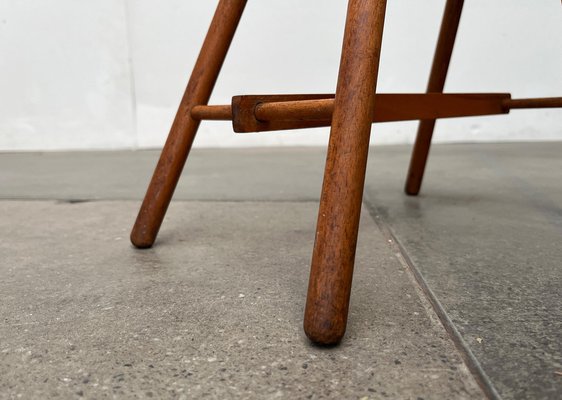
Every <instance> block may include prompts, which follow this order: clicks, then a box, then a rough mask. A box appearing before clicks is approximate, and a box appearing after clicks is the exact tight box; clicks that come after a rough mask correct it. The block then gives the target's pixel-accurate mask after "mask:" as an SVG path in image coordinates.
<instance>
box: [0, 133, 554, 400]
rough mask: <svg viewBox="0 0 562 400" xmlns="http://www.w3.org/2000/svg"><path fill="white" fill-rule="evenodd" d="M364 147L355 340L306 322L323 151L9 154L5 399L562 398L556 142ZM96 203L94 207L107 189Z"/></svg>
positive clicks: (1, 274)
mask: <svg viewBox="0 0 562 400" xmlns="http://www.w3.org/2000/svg"><path fill="white" fill-rule="evenodd" d="M408 153H409V147H407V146H396V147H376V148H374V149H372V151H371V157H370V163H369V167H368V176H367V185H366V192H365V202H364V210H363V217H362V223H361V232H360V240H359V245H358V251H357V261H356V274H355V280H354V288H353V294H352V309H351V315H350V320H349V325H348V332H347V335H346V338H345V340H344V341H343V343H342V344H341V345H340V346H339V347H337V348H332V349H324V348H316V347H313V346H311V345H310V344H309V343H308V342H307V340H306V338H305V336H304V334H303V333H302V328H301V325H302V313H303V307H304V300H305V294H306V285H307V274H308V268H309V263H310V255H311V250H312V244H313V240H314V225H315V219H316V212H317V206H318V205H317V201H318V195H319V193H320V186H321V179H322V169H323V162H324V158H325V150H324V149H315V148H311V149H303V148H293V149H247V150H196V151H194V152H193V153H192V156H191V158H190V160H189V161H188V165H187V168H186V171H185V174H184V178H183V179H182V181H181V183H180V185H179V187H178V189H177V191H176V196H175V201H174V202H173V204H172V206H171V208H170V210H169V211H168V217H167V218H166V220H165V222H164V225H163V227H162V230H161V232H160V236H159V240H158V242H157V245H156V246H155V247H154V248H152V249H150V250H142V251H140V250H135V249H134V248H132V247H131V246H130V245H129V243H128V232H129V229H130V226H131V224H132V222H133V221H134V218H135V214H136V211H137V209H138V206H139V199H141V198H142V195H143V194H144V190H145V187H146V184H147V182H148V180H149V176H150V174H151V172H152V169H153V167H154V164H155V160H156V158H157V156H158V153H157V152H154V151H146V152H94V153H60V154H58V153H50V154H0V198H1V199H2V201H0V293H1V294H2V302H0V398H18V397H21V398H46V397H55V396H59V397H63V398H69V397H82V396H83V397H85V398H111V397H123V398H150V397H152V398H162V397H165V398H184V399H189V398H199V397H208V398H231V397H238V398H295V399H299V398H305V399H306V398H310V399H317V398H357V399H379V398H398V399H453V398H454V399H457V398H460V399H462V398H466V399H478V398H485V397H488V398H505V399H528V398H532V399H557V398H560V397H562V376H561V371H562V349H561V340H560V338H561V335H560V332H561V331H562V326H561V325H562V311H561V310H562V307H561V305H562V304H561V300H560V293H562V279H561V278H562V269H561V268H560V263H561V260H562V185H560V182H561V181H562V179H561V176H562V158H561V157H560V154H562V143H548V144H546V143H545V144H540V143H538V144H505V145H493V144H489V145H440V146H435V147H434V149H433V150H432V154H431V159H430V164H429V168H428V173H427V177H426V181H425V186H424V189H423V193H422V195H420V196H419V197H417V198H412V197H407V196H405V195H403V192H402V185H403V180H404V175H405V171H406V168H407V160H408ZM94 200H95V201H94Z"/></svg>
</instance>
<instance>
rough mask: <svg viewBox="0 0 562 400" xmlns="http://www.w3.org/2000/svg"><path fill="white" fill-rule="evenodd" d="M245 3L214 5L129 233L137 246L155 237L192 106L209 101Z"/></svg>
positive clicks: (194, 124)
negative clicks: (189, 74) (210, 20)
mask: <svg viewBox="0 0 562 400" xmlns="http://www.w3.org/2000/svg"><path fill="white" fill-rule="evenodd" d="M245 5H246V0H220V2H219V4H218V6H217V9H216V11H215V15H214V17H213V21H212V22H211V26H210V28H209V31H208V33H207V37H206V38H205V42H204V43H203V47H202V48H201V52H200V53H199V57H198V59H197V62H196V64H195V67H194V68H193V72H192V74H191V78H190V80H189V83H188V85H187V89H186V90H185V93H184V95H183V98H182V101H181V104H180V107H179V110H178V112H177V114H176V118H175V119H174V122H173V124H172V128H171V130H170V134H169V135H168V139H167V141H166V144H165V145H164V149H163V150H162V154H161V155H160V160H159V161H158V164H157V165H156V170H155V171H154V175H153V176H152V180H151V182H150V185H149V186H148V190H147V192H146V195H145V197H144V201H143V203H142V206H141V209H140V211H139V214H138V216H137V220H136V222H135V225H134V227H133V230H132V232H131V242H132V243H133V244H134V245H135V246H136V247H139V248H146V247H150V246H152V244H153V243H154V240H155V239H156V235H157V234H158V230H159V229H160V225H161V224H162V220H163V219H164V215H165V214H166V210H167V209H168V205H169V204H170V200H171V199H172V195H173V194H174V190H175V188H176V185H177V183H178V180H179V178H180V175H181V172H182V170H183V166H184V164H185V161H186V159H187V156H188V154H189V150H190V149H191V145H192V143H193V140H194V139H195V135H196V134H197V129H198V128H199V122H200V121H198V120H195V119H193V118H191V109H192V108H193V107H194V106H196V105H201V104H207V102H208V101H209V97H211V92H212V91H213V87H214V85H215V82H216V80H217V78H218V75H219V72H220V69H221V67H222V64H223V61H224V59H225V57H226V53H227V51H228V48H229V47H230V43H231V41H232V38H233V36H234V32H235V31H236V27H237V26H238V22H239V21H240V18H241V16H242V12H243V10H244V7H245Z"/></svg>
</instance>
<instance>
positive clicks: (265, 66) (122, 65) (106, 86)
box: [0, 0, 562, 151]
mask: <svg viewBox="0 0 562 400" xmlns="http://www.w3.org/2000/svg"><path fill="white" fill-rule="evenodd" d="M216 3H217V2H216V0H204V1H203V0H158V1H156V0H96V1H93V0H2V1H0V150H4V151H6V150H7V151H11V150H62V149H101V148H104V149H106V148H107V149H120V148H147V147H158V146H161V145H162V144H163V142H164V140H165V137H166V135H167V132H168V129H169V126H170V124H171V121H172V119H173V116H174V114H175V111H176V107H177V105H178V103H179V100H180V98H181V95H182V93H183V90H184V88H185V84H186V82H187V79H188V76H189V73H190V70H191V67H192V66H193V64H194V62H195V58H196V56H197V52H198V50H199V46H200V45H201V43H202V40H203V37H204V35H205V33H206V29H207V27H208V23H209V21H210V19H211V16H212V13H213V11H214V8H215V6H216ZM346 3H347V2H346V1H344V0H259V1H258V0H249V2H248V6H247V8H246V12H245V15H244V17H243V18H242V22H241V25H240V28H239V30H238V32H237V36H236V37H235V40H234V43H233V45H232V48H231V51H230V53H229V56H228V58H227V61H226V63H225V65H224V68H223V71H222V74H221V78H220V79H219V82H218V83H217V86H216V89H215V94H214V95H213V98H212V99H211V101H212V102H214V103H225V104H226V103H228V102H230V98H231V96H233V95H237V94H251V93H315V92H316V93H325V92H332V91H334V88H335V84H336V78H337V68H338V62H339V56H340V46H341V40H342V32H343V23H344V18H345V8H346ZM443 5H444V0H424V1H420V0H389V2H388V13H387V18H386V26H385V36H384V45H383V51H382V53H383V54H382V59H381V68H380V78H379V85H378V91H379V92H423V91H424V89H425V85H426V82H427V75H428V71H429V68H430V64H431V57H432V53H433V49H434V46H435V42H436V38H437V32H438V26H439V22H440V18H441V14H442V11H443ZM561 71H562V7H561V4H560V1H559V0H495V1H489V0H467V1H466V2H465V12H464V15H463V19H462V21H461V27H460V31H459V36H458V41H457V47H456V49H455V53H454V55H453V61H452V65H451V71H450V75H449V79H448V81H447V85H446V90H447V91H450V92H464V91H483V92H491V91H497V92H511V93H512V94H513V96H514V97H533V96H535V97H542V96H560V95H562V75H561ZM415 127H416V123H410V122H408V123H392V124H378V125H375V126H374V129H373V140H372V142H373V143H408V142H411V141H412V140H413V137H414V134H415ZM327 136H328V130H327V129H316V130H309V131H293V132H282V133H260V134H250V135H235V134H234V133H232V129H231V126H230V125H229V124H228V123H221V122H219V123H217V122H206V123H203V124H202V126H201V129H200V132H199V135H198V138H197V140H196V143H195V145H196V146H207V147H208V146H213V147H229V146H237V147H238V146H269V145H318V144H324V143H326V142H327ZM435 139H436V140H437V141H447V142H452V141H464V142H466V141H509V140H513V141H520V140H562V111H560V110H531V111H513V112H512V113H511V115H508V116H498V117H483V118H464V119H457V120H444V121H441V122H440V123H439V124H438V127H437V131H436V136H435Z"/></svg>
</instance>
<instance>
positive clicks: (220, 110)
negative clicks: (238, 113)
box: [191, 104, 232, 121]
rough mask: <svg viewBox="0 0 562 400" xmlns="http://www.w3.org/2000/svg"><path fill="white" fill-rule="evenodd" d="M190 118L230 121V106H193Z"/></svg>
mask: <svg viewBox="0 0 562 400" xmlns="http://www.w3.org/2000/svg"><path fill="white" fill-rule="evenodd" d="M191 118H193V119H196V120H214V121H232V106H231V105H230V104H228V105H224V106H222V105H221V106H204V105H201V106H195V107H193V108H192V109H191Z"/></svg>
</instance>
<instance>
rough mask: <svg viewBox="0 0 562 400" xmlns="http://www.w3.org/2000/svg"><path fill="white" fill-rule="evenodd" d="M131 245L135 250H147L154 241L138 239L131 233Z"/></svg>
mask: <svg viewBox="0 0 562 400" xmlns="http://www.w3.org/2000/svg"><path fill="white" fill-rule="evenodd" d="M131 243H132V244H133V246H135V247H136V248H137V249H149V248H151V247H152V245H153V243H154V241H153V240H147V239H146V238H141V237H138V236H137V235H135V233H134V232H133V233H131Z"/></svg>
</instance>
